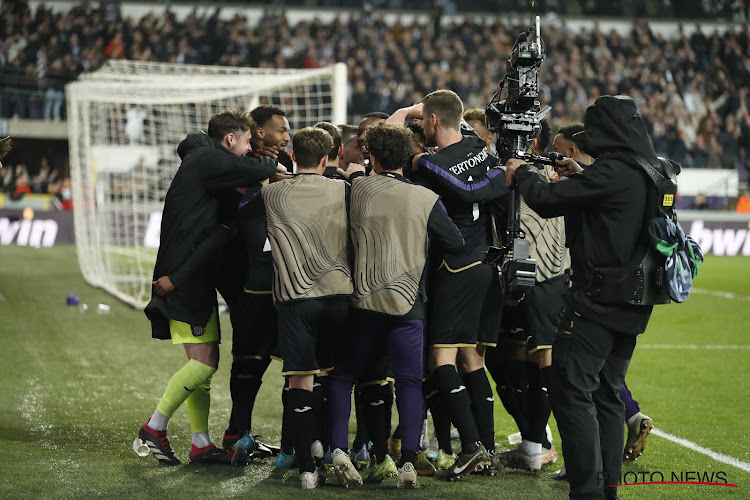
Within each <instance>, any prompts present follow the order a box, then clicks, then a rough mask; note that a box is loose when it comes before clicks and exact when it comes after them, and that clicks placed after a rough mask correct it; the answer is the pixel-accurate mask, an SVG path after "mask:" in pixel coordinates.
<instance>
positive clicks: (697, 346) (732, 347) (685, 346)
mask: <svg viewBox="0 0 750 500" xmlns="http://www.w3.org/2000/svg"><path fill="white" fill-rule="evenodd" d="M636 349H701V350H702V349H705V350H709V351H711V350H717V351H720V350H727V351H735V350H744V349H750V345H701V344H637V345H636Z"/></svg>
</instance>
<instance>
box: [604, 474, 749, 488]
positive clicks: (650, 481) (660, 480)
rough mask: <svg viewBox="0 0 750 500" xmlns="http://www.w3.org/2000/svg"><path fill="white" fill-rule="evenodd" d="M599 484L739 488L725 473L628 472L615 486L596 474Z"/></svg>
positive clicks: (610, 485)
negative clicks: (693, 485)
mask: <svg viewBox="0 0 750 500" xmlns="http://www.w3.org/2000/svg"><path fill="white" fill-rule="evenodd" d="M597 481H598V482H599V484H602V483H604V487H605V488H619V487H622V486H648V485H655V484H695V485H701V486H728V487H730V488H739V485H737V484H734V483H730V482H729V480H728V479H727V473H726V472H725V471H711V472H708V471H697V470H695V471H672V472H662V471H638V472H635V471H628V472H625V473H624V474H622V475H621V476H620V478H619V480H618V482H617V484H611V483H612V481H609V480H608V477H607V473H606V472H599V473H598V474H597Z"/></svg>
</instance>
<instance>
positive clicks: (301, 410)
mask: <svg viewBox="0 0 750 500" xmlns="http://www.w3.org/2000/svg"><path fill="white" fill-rule="evenodd" d="M309 410H312V406H305V407H304V408H295V409H294V411H295V412H297V413H305V412H306V411H309Z"/></svg>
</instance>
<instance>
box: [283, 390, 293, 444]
mask: <svg viewBox="0 0 750 500" xmlns="http://www.w3.org/2000/svg"><path fill="white" fill-rule="evenodd" d="M290 390H291V389H289V379H287V380H286V382H284V389H283V390H282V391H281V408H282V415H283V416H282V418H281V445H280V446H281V452H282V453H284V454H285V455H291V454H292V453H294V441H293V437H292V429H291V417H290V416H289V411H290V409H291V403H290V402H289V391H290Z"/></svg>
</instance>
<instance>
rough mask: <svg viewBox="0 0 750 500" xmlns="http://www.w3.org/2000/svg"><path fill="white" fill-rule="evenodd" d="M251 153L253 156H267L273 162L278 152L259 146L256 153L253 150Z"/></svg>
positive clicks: (271, 148) (272, 148)
mask: <svg viewBox="0 0 750 500" xmlns="http://www.w3.org/2000/svg"><path fill="white" fill-rule="evenodd" d="M253 153H255V156H268V157H269V158H273V159H274V160H276V159H278V157H279V150H278V149H276V148H274V147H271V146H261V147H259V148H258V150H257V151H255V150H254V151H253Z"/></svg>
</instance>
